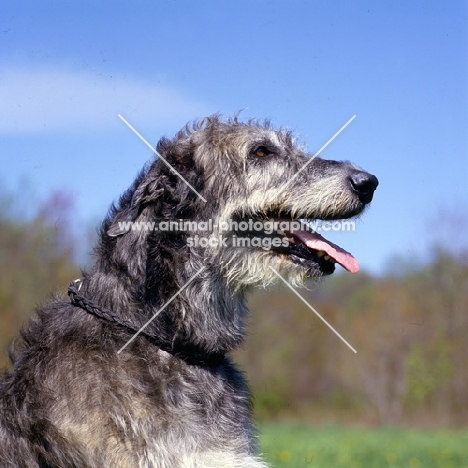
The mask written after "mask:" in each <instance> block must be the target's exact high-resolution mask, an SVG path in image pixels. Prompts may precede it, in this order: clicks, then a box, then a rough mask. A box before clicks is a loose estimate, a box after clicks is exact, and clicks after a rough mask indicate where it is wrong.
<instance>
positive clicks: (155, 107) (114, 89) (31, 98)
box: [0, 68, 210, 133]
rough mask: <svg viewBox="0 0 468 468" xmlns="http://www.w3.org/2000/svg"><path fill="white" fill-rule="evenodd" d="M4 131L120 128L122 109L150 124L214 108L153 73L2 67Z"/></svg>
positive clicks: (0, 90) (0, 122) (1, 123)
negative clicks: (109, 73)
mask: <svg viewBox="0 0 468 468" xmlns="http://www.w3.org/2000/svg"><path fill="white" fill-rule="evenodd" d="M0 103H1V104H0V109H1V112H0V133H28V132H29V133H30V132H34V133H37V132H64V131H65V132H82V131H92V130H94V131H106V130H115V129H116V117H117V114H119V113H121V114H124V115H125V116H127V117H128V118H131V119H134V120H136V121H140V122H142V121H145V122H152V125H158V124H162V123H164V124H165V125H167V124H169V125H170V124H171V123H172V122H173V123H176V124H177V126H179V127H180V123H181V121H182V122H185V121H188V120H191V119H193V118H194V117H201V116H203V115H205V114H207V113H209V112H210V110H209V106H208V105H207V104H206V103H203V102H201V101H197V100H196V99H192V98H190V97H187V96H185V95H184V94H183V92H181V91H180V90H177V89H175V88H174V87H170V86H168V85H162V84H160V83H158V80H157V79H156V78H155V79H154V82H152V80H148V81H144V80H141V79H138V78H134V77H125V78H123V77H122V78H112V77H110V76H107V77H106V76H101V75H97V74H91V73H89V74H86V73H73V72H69V71H63V70H38V69H33V70H28V69H25V68H22V69H15V70H6V69H3V70H1V69H0Z"/></svg>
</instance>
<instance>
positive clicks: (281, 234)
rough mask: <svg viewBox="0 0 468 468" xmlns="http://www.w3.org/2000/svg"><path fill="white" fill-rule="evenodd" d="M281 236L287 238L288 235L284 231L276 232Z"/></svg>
mask: <svg viewBox="0 0 468 468" xmlns="http://www.w3.org/2000/svg"><path fill="white" fill-rule="evenodd" d="M276 232H277V233H278V234H279V235H280V236H285V235H286V233H285V232H284V231H283V230H282V229H278V231H276Z"/></svg>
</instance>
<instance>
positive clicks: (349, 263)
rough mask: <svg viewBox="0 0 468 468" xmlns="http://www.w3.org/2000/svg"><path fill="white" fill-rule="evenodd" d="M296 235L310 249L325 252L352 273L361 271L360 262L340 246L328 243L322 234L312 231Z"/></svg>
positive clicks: (300, 232)
mask: <svg viewBox="0 0 468 468" xmlns="http://www.w3.org/2000/svg"><path fill="white" fill-rule="evenodd" d="M294 235H295V236H296V237H298V238H299V239H300V240H301V242H303V243H304V244H305V245H306V246H307V247H309V249H314V250H323V251H324V252H325V253H326V254H327V255H329V256H330V257H331V258H333V260H335V261H336V262H337V263H339V264H340V265H341V266H342V267H343V268H345V269H346V270H348V271H349V272H350V273H357V272H358V271H359V263H358V261H357V260H356V259H355V258H354V257H353V256H352V255H351V254H350V253H349V252H346V250H344V249H342V248H341V247H340V246H338V245H336V244H333V243H332V242H330V241H327V239H325V238H324V237H322V236H321V235H320V234H317V233H313V232H310V231H294Z"/></svg>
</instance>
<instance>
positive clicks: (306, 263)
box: [242, 217, 359, 275]
mask: <svg viewBox="0 0 468 468" xmlns="http://www.w3.org/2000/svg"><path fill="white" fill-rule="evenodd" d="M261 222H264V223H265V222H269V223H271V224H272V225H273V226H275V229H273V230H270V231H268V233H262V232H258V231H247V232H243V234H242V235H243V236H245V237H250V238H257V239H261V240H262V241H263V242H264V240H265V239H269V244H268V245H269V249H268V250H270V251H273V252H274V253H275V254H277V255H282V256H285V257H287V258H288V259H289V260H290V261H291V262H293V263H295V264H298V265H300V266H301V267H303V268H306V269H307V270H310V271H311V272H312V271H316V270H317V269H318V270H320V272H321V274H322V275H330V274H332V273H333V272H334V271H335V266H336V264H337V263H338V264H339V265H341V266H342V267H343V268H344V269H345V270H347V271H348V272H350V273H357V272H358V271H359V263H358V261H357V259H356V258H355V257H353V255H352V254H350V253H349V252H347V251H346V250H345V249H343V248H342V247H340V246H339V245H337V244H334V243H333V242H331V241H329V240H328V239H326V238H325V237H323V236H322V235H321V234H319V233H317V232H316V231H315V229H313V227H312V226H313V224H314V221H313V220H309V219H296V220H294V219H291V218H287V219H286V218H273V217H269V218H267V219H263V220H261ZM298 226H300V227H299V228H298ZM274 240H275V241H276V242H275V241H274ZM262 248H263V249H264V250H265V247H264V246H262Z"/></svg>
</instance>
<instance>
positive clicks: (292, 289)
mask: <svg viewBox="0 0 468 468" xmlns="http://www.w3.org/2000/svg"><path fill="white" fill-rule="evenodd" d="M269 268H270V270H271V271H273V273H274V274H275V275H276V276H277V277H278V278H280V279H281V281H282V282H283V283H284V284H285V285H286V286H287V287H288V288H289V289H290V290H291V291H292V292H293V293H294V294H295V295H296V296H297V297H298V298H299V299H300V300H301V301H302V302H303V303H304V304H305V305H306V306H307V307H308V308H309V309H310V310H311V311H312V312H314V314H315V315H316V316H317V317H318V318H319V319H320V320H321V321H322V322H323V323H324V324H325V325H326V326H327V327H328V328H330V329H331V330H332V331H333V332H334V333H335V335H336V336H338V338H340V339H341V340H342V341H343V342H344V343H345V344H346V345H348V347H349V348H350V349H351V350H352V351H353V352H355V353H357V351H356V350H355V349H354V348H353V347H352V346H351V345H350V344H349V343H348V342H347V341H346V340H345V339H344V338H343V337H342V336H341V335H340V334H339V333H338V332H337V331H336V330H335V329H334V328H333V327H332V326H331V325H330V324H329V323H328V322H327V321H326V320H325V319H324V318H323V317H322V316H321V315H320V314H319V313H318V312H317V311H316V310H315V309H314V308H313V307H312V306H311V305H310V304H309V303H308V302H307V301H306V300H305V299H304V298H303V297H302V296H301V295H300V294H299V293H298V292H297V291H296V290H295V289H294V288H293V287H292V286H291V285H290V284H289V283H288V282H287V281H286V280H285V279H284V278H283V277H282V276H281V275H280V274H279V273H278V272H277V271H276V270H275V269H274V268H273V267H272V266H269Z"/></svg>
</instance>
